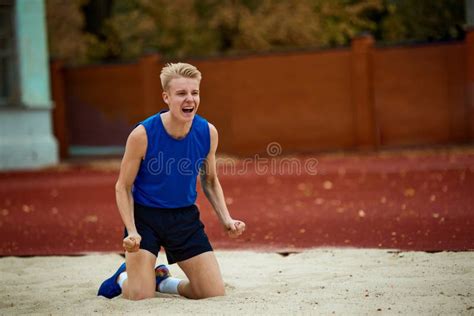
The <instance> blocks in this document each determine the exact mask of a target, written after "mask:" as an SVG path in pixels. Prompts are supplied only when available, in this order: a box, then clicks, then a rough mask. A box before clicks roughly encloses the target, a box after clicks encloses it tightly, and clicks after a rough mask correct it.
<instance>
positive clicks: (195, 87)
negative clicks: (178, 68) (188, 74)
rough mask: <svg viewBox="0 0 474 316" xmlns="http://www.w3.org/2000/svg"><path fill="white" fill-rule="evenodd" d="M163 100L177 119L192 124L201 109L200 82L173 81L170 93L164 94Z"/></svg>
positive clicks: (190, 80)
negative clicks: (199, 108)
mask: <svg viewBox="0 0 474 316" xmlns="http://www.w3.org/2000/svg"><path fill="white" fill-rule="evenodd" d="M163 100H164V101H165V103H167V104H168V107H169V108H170V113H171V115H173V117H175V118H176V119H178V120H180V121H183V122H190V121H192V120H193V118H194V115H195V114H196V111H197V109H198V107H199V81H198V80H197V79H191V78H183V77H181V78H175V79H172V80H171V81H170V83H169V86H168V91H165V92H163Z"/></svg>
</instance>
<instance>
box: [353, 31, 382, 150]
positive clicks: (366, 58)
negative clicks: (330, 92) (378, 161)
mask: <svg viewBox="0 0 474 316" xmlns="http://www.w3.org/2000/svg"><path fill="white" fill-rule="evenodd" d="M373 46H374V39H373V37H372V36H371V35H362V36H359V37H356V38H354V39H353V40H352V43H351V50H352V56H351V89H352V104H353V107H354V127H355V137H354V143H355V146H356V147H358V148H361V149H376V148H377V147H378V145H379V137H378V131H377V124H376V119H377V118H376V116H375V109H374V97H373V93H374V91H373V82H372V78H373V66H372V56H371V53H372V48H373Z"/></svg>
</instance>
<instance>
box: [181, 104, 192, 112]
mask: <svg viewBox="0 0 474 316" xmlns="http://www.w3.org/2000/svg"><path fill="white" fill-rule="evenodd" d="M181 110H182V111H183V112H184V113H192V112H193V111H194V106H187V107H184V108H182V109H181Z"/></svg>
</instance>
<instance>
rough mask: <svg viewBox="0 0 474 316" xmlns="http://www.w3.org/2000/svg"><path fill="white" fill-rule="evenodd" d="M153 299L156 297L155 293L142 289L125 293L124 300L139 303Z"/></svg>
mask: <svg viewBox="0 0 474 316" xmlns="http://www.w3.org/2000/svg"><path fill="white" fill-rule="evenodd" d="M153 297H155V292H150V291H144V290H142V289H136V290H133V289H129V290H128V291H127V293H126V294H125V293H124V298H126V299H129V300H131V301H139V300H144V299H147V298H153Z"/></svg>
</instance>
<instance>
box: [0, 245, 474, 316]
mask: <svg viewBox="0 0 474 316" xmlns="http://www.w3.org/2000/svg"><path fill="white" fill-rule="evenodd" d="M216 255H217V257H218V260H219V262H220V265H221V269H222V273H223V276H224V279H225V282H226V288H227V296H226V297H218V298H211V299H206V300H201V301H192V300H187V299H183V298H180V297H176V296H170V295H163V294H157V297H156V298H154V299H149V300H144V301H138V302H131V301H127V300H124V299H122V298H121V297H119V298H116V299H113V300H107V299H105V298H102V297H97V296H96V291H97V288H98V286H99V284H100V283H101V281H102V280H103V279H105V278H106V277H108V276H109V275H111V274H112V273H113V272H114V271H115V269H116V268H117V267H118V265H119V264H120V263H121V262H122V260H123V258H122V257H121V256H119V255H116V254H107V255H100V254H94V255H86V256H77V257H29V258H18V257H5V258H2V259H0V280H1V282H0V313H1V314H2V315H12V314H29V313H40V314H70V315H81V314H93V313H102V314H114V315H117V314H130V313H131V314H157V313H165V314H189V313H192V314H246V315H248V314H257V315H260V314H301V313H305V314H339V315H347V314H370V315H372V314H374V315H378V314H404V315H419V314H422V315H433V314H444V315H454V314H457V315H459V314H462V315H474V252H440V253H425V252H394V251H389V250H378V249H377V250H372V249H316V250H307V251H305V252H302V253H298V254H290V255H288V256H282V255H279V254H276V253H263V252H251V251H217V252H216ZM158 261H159V262H165V258H164V255H163V256H161V254H160V257H159V259H158ZM170 269H171V271H172V273H173V274H174V275H175V276H178V277H183V273H182V272H181V270H180V269H179V268H178V267H177V265H172V266H171V267H170Z"/></svg>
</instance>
